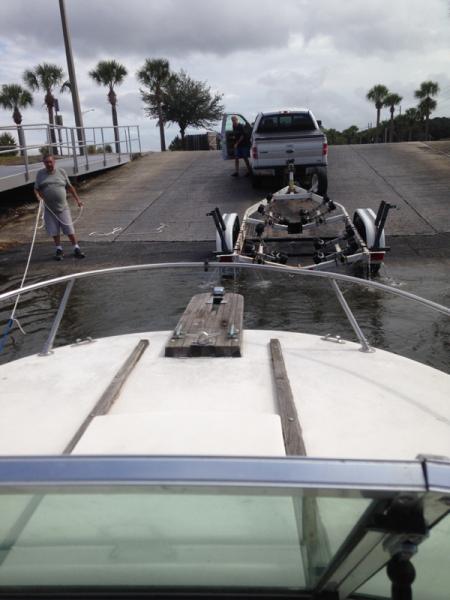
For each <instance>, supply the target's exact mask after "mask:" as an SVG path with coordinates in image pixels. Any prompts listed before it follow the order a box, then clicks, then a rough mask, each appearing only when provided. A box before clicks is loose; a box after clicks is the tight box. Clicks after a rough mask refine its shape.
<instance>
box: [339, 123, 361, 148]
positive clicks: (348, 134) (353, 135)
mask: <svg viewBox="0 0 450 600" xmlns="http://www.w3.org/2000/svg"><path fill="white" fill-rule="evenodd" d="M342 135H343V136H344V137H345V141H346V143H347V144H354V143H355V142H356V141H357V139H358V127H357V126H356V125H350V127H347V129H344V131H343V132H342Z"/></svg>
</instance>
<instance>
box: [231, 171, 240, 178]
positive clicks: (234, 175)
mask: <svg viewBox="0 0 450 600" xmlns="http://www.w3.org/2000/svg"><path fill="white" fill-rule="evenodd" d="M231 177H239V173H238V172H237V171H235V172H234V173H231Z"/></svg>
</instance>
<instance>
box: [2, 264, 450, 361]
mask: <svg viewBox="0 0 450 600" xmlns="http://www.w3.org/2000/svg"><path fill="white" fill-rule="evenodd" d="M170 268H172V269H186V268H190V269H193V270H196V269H197V270H199V269H203V270H208V269H209V268H218V269H230V264H229V263H225V264H224V263H220V262H212V263H209V262H208V261H206V262H204V263H199V262H196V263H191V262H182V263H156V264H145V265H129V266H122V267H111V268H109V269H97V270H94V271H83V272H81V273H72V274H70V275H63V276H62V277H56V278H55V279H49V280H47V281H41V282H39V283H33V284H30V285H28V286H24V287H21V288H19V289H18V290H12V291H10V292H5V293H4V294H0V302H4V301H6V300H10V299H12V298H15V297H17V296H19V295H22V294H26V293H29V292H32V291H35V290H38V289H42V288H45V287H49V286H52V285H57V284H59V283H64V282H67V286H66V291H65V293H64V296H63V298H62V300H61V302H60V304H59V307H58V311H57V315H56V317H55V320H54V322H53V325H52V328H51V331H50V334H49V336H48V338H47V340H46V342H45V344H44V347H43V349H42V350H41V352H40V354H39V355H40V356H48V355H49V354H51V353H52V348H53V342H54V340H55V337H56V334H57V332H58V328H59V325H60V323H61V320H62V318H63V315H64V311H65V308H66V305H67V301H68V299H69V296H70V292H71V290H72V287H73V285H74V283H75V280H76V279H84V278H88V277H95V276H98V275H106V274H112V273H125V272H130V271H131V272H132V271H142V270H162V269H170ZM233 268H236V269H255V270H257V271H261V270H263V271H274V272H278V273H288V274H292V275H301V276H308V277H321V278H322V279H328V280H330V283H331V286H332V288H333V291H334V293H335V294H336V297H337V299H338V301H339V303H340V305H341V307H342V308H343V310H344V313H345V316H346V317H347V320H348V322H349V323H350V325H351V327H352V329H353V331H354V332H355V334H356V337H357V338H358V340H359V342H360V344H361V348H360V350H361V352H373V349H372V348H371V347H370V345H369V342H368V341H367V339H366V337H365V336H364V334H363V332H362V330H361V328H360V326H359V324H358V322H357V320H356V317H355V316H354V314H353V313H352V311H351V309H350V307H349V305H348V303H347V302H346V300H345V298H344V295H343V294H342V292H341V290H340V288H339V286H338V284H337V280H340V281H346V282H351V283H355V284H357V285H361V286H363V287H368V288H375V289H381V290H382V291H385V292H387V293H391V294H394V295H397V296H402V297H403V298H406V299H408V300H412V301H416V302H418V303H420V304H424V305H425V306H427V307H428V308H431V309H433V310H435V311H438V312H441V313H443V314H446V315H447V316H450V308H447V307H446V306H443V305H441V304H438V303H436V302H432V301H431V300H427V299H426V298H421V297H420V296H416V295H415V294H411V293H410V292H404V291H403V290H398V289H396V288H391V287H389V286H387V285H384V284H382V283H377V282H374V281H369V280H365V279H359V278H357V277H353V276H351V275H343V274H341V273H330V272H328V271H309V270H301V269H298V267H297V268H296V267H286V266H281V265H259V264H247V263H239V264H238V265H236V266H235V267H233Z"/></svg>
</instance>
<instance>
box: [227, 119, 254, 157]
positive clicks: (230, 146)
mask: <svg viewBox="0 0 450 600" xmlns="http://www.w3.org/2000/svg"><path fill="white" fill-rule="evenodd" d="M234 115H236V117H237V118H238V122H239V123H240V124H241V125H244V127H245V128H246V129H247V128H248V131H251V129H252V126H251V124H250V123H249V122H248V121H247V119H246V118H245V117H243V116H242V115H240V114H239V113H225V114H224V115H223V117H222V129H221V141H222V158H223V159H224V160H229V159H230V158H234V144H235V141H236V139H235V135H234V131H233V123H232V121H231V117H232V116H234Z"/></svg>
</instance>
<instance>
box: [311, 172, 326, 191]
mask: <svg viewBox="0 0 450 600" xmlns="http://www.w3.org/2000/svg"><path fill="white" fill-rule="evenodd" d="M327 190H328V175H327V170H326V169H325V167H316V168H315V169H314V171H313V172H312V176H311V192H313V193H314V194H318V195H319V196H325V194H326V193H327Z"/></svg>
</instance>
